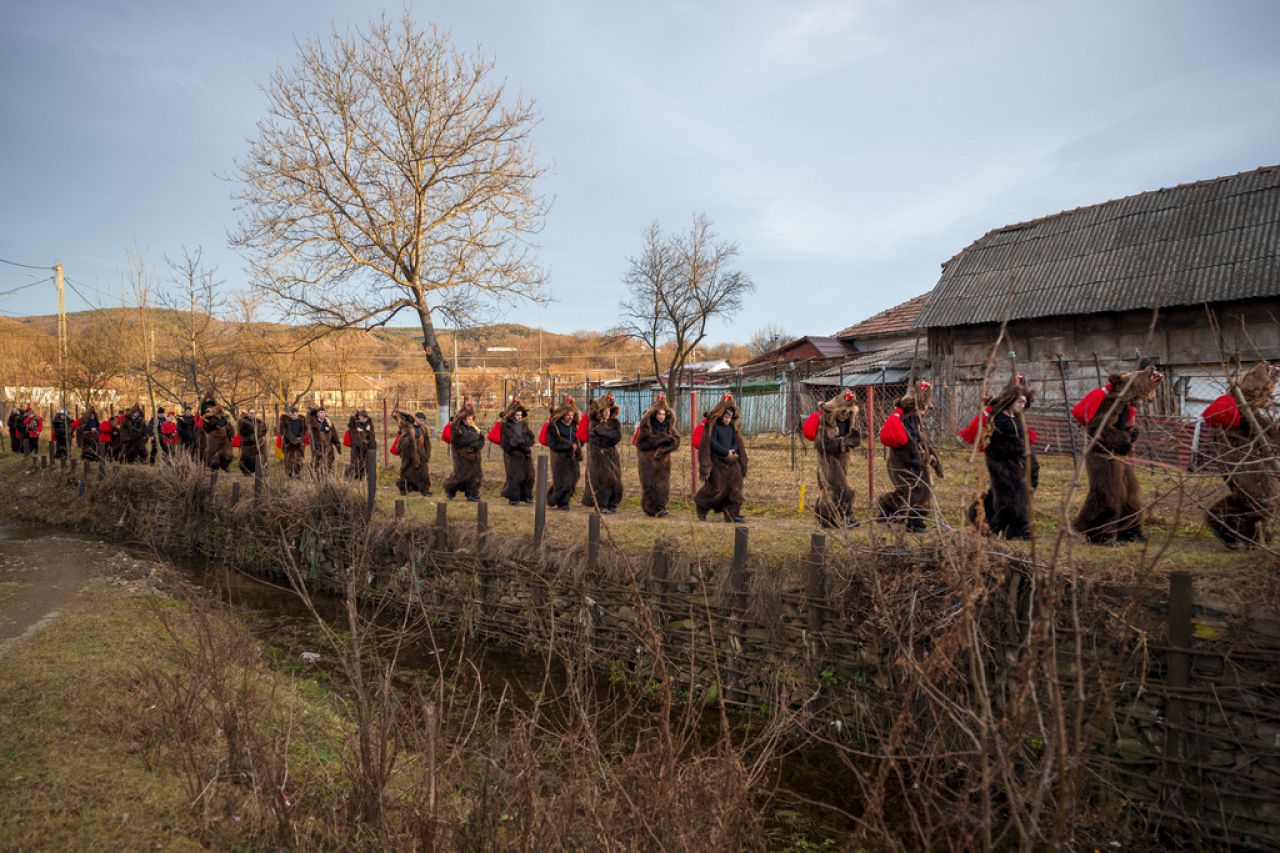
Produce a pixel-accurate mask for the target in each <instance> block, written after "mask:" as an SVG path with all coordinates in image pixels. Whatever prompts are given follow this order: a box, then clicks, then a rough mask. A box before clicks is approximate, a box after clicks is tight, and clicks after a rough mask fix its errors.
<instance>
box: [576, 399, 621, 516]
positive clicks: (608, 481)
mask: <svg viewBox="0 0 1280 853" xmlns="http://www.w3.org/2000/svg"><path fill="white" fill-rule="evenodd" d="M587 417H588V418H589V419H590V421H591V429H590V430H589V431H588V433H587V485H586V488H584V489H583V490H582V503H583V505H584V506H590V507H594V506H597V505H598V506H599V508H600V511H601V512H616V511H617V509H618V504H619V503H621V502H622V459H621V457H620V456H619V455H618V442H620V441H622V423H621V422H620V421H619V420H618V405H617V404H616V403H615V402H614V401H613V395H612V394H605V395H604V396H603V397H597V398H596V399H594V400H592V401H591V408H590V409H588V410H587Z"/></svg>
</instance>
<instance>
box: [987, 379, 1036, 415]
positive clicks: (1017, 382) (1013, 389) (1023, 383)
mask: <svg viewBox="0 0 1280 853" xmlns="http://www.w3.org/2000/svg"><path fill="white" fill-rule="evenodd" d="M1019 397H1025V398H1026V400H1027V405H1028V406H1030V405H1031V404H1032V403H1034V402H1035V399H1036V392H1035V390H1034V389H1033V388H1031V387H1030V386H1029V385H1028V384H1027V379H1026V377H1025V376H1023V375H1022V374H1021V373H1015V374H1013V375H1012V376H1010V377H1009V381H1008V382H1006V383H1005V386H1004V388H1003V389H1002V390H1001V391H1000V393H999V394H995V395H993V396H991V397H989V398H987V405H988V406H990V407H991V411H992V413H995V412H1003V411H1004V410H1005V409H1007V408H1009V407H1010V406H1012V405H1013V401H1014V400H1016V399H1018V398H1019Z"/></svg>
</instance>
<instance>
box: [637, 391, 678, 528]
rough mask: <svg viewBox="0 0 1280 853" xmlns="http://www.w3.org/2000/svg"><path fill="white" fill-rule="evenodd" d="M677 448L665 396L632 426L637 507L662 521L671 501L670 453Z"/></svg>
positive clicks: (673, 418)
mask: <svg viewBox="0 0 1280 853" xmlns="http://www.w3.org/2000/svg"><path fill="white" fill-rule="evenodd" d="M679 447H680V434H679V433H678V432H676V413H675V410H674V409H672V408H671V405H670V404H669V403H668V402H667V395H665V394H659V395H658V399H657V400H656V401H654V404H653V405H652V406H650V407H649V408H648V410H647V411H646V412H645V413H644V414H643V415H641V416H640V424H639V426H637V427H636V465H637V467H638V469H639V473H640V508H641V509H643V510H644V513H645V515H649V516H653V517H654V518H663V517H665V516H666V514H667V502H668V501H670V499H671V454H673V453H675V452H676V450H677V449H678V448H679Z"/></svg>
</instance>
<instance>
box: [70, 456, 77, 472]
mask: <svg viewBox="0 0 1280 853" xmlns="http://www.w3.org/2000/svg"><path fill="white" fill-rule="evenodd" d="M75 472H76V460H74V459H72V460H71V473H72V474H74V473H75Z"/></svg>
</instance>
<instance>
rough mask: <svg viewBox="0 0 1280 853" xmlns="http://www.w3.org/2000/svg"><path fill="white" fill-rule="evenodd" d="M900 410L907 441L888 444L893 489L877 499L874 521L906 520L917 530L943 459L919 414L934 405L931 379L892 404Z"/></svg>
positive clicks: (926, 512)
mask: <svg viewBox="0 0 1280 853" xmlns="http://www.w3.org/2000/svg"><path fill="white" fill-rule="evenodd" d="M895 405H896V407H897V408H898V409H901V410H902V413H901V415H900V416H899V417H901V418H902V426H903V428H904V429H905V430H906V432H907V443H906V444H904V445H902V446H901V447H891V448H889V461H888V466H887V467H888V469H889V482H891V483H893V491H892V492H886V493H885V494H883V495H881V496H880V497H879V498H877V500H876V520H877V521H882V522H884V521H905V522H906V524H907V530H909V531H911V532H912V533H920V532H922V531H923V530H924V522H925V519H927V518H928V517H929V515H930V513H931V512H932V509H933V478H932V475H931V473H930V471H931V470H932V473H934V474H937V475H938V479H942V463H941V462H940V461H938V456H937V454H935V453H934V452H933V442H932V441H930V440H929V434H928V433H927V432H925V429H924V423H923V422H922V420H921V419H922V418H923V417H924V416H925V415H926V414H927V413H928V411H929V409H930V407H931V406H932V405H933V383H931V382H919V383H918V384H917V385H916V387H914V388H912V389H911V390H910V391H908V392H907V393H906V394H904V395H902V396H901V397H899V398H898V401H897V403H896V404H895Z"/></svg>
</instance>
